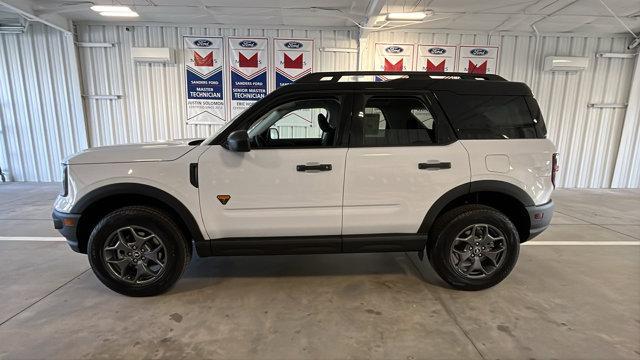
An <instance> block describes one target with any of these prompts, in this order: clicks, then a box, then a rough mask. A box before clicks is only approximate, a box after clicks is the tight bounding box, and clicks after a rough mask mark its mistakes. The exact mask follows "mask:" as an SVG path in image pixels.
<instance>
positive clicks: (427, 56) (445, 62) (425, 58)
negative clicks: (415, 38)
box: [416, 45, 458, 72]
mask: <svg viewBox="0 0 640 360" xmlns="http://www.w3.org/2000/svg"><path fill="white" fill-rule="evenodd" d="M457 53H458V47H457V46H451V45H418V63H417V64H416V65H417V66H416V68H417V70H418V71H426V72H454V71H456V69H455V66H456V57H457Z"/></svg>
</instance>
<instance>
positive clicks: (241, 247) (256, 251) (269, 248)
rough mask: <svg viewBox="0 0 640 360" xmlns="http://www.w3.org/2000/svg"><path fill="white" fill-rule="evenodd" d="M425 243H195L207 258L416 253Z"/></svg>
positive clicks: (342, 239)
mask: <svg viewBox="0 0 640 360" xmlns="http://www.w3.org/2000/svg"><path fill="white" fill-rule="evenodd" d="M425 242H426V237H425V235H419V234H363V235H342V236H340V235H329V236H289V237H244V238H224V239H212V240H203V241H196V243H195V244H196V251H197V253H198V256H200V257H208V256H235V255H293V254H340V253H368V252H403V251H419V250H422V249H424V246H425Z"/></svg>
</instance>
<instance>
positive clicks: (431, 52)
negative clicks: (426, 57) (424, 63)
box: [429, 48, 447, 55]
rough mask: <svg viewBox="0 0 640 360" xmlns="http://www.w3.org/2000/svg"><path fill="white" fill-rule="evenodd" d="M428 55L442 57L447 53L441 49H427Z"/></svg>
mask: <svg viewBox="0 0 640 360" xmlns="http://www.w3.org/2000/svg"><path fill="white" fill-rule="evenodd" d="M429 53H430V54H432V55H443V54H446V53H447V50H445V49H443V48H431V49H429Z"/></svg>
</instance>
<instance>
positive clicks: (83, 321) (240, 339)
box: [0, 184, 640, 359]
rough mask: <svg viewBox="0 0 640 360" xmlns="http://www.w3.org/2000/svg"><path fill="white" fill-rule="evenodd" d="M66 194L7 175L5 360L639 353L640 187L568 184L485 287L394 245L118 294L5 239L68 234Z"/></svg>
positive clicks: (220, 271)
mask: <svg viewBox="0 0 640 360" xmlns="http://www.w3.org/2000/svg"><path fill="white" fill-rule="evenodd" d="M57 191H58V186H57V185H50V184H0V199H1V201H0V238H1V239H2V240H3V241H0V289H1V290H0V304H2V305H0V359H5V358H6V359H14V358H55V359H71V358H107V357H109V358H113V357H117V358H125V357H126V358H174V359H175V358H212V357H216V358H235V359H246V358H270V359H299V358H323V359H324V358H378V359H383V358H384V359H386V358H393V359H419V358H437V359H446V358H451V359H460V358H471V359H497V358H519V359H522V358H529V359H533V358H536V359H539V358H571V359H582V358H584V359H592V358H606V359H621V358H626V359H640V280H639V279H640V246H637V244H638V240H640V191H630V190H619V191H613V190H610V191H593V190H582V191H578V190H560V191H557V192H556V193H555V195H554V199H555V200H556V204H557V213H556V216H555V217H554V219H553V225H552V227H551V228H550V229H549V230H547V231H546V232H545V233H544V234H543V235H541V236H540V237H538V238H536V239H535V243H537V244H538V245H541V246H524V247H523V248H522V251H521V255H520V260H519V262H518V265H517V267H516V269H515V270H514V271H513V273H512V274H511V275H510V277H509V278H507V280H505V281H504V282H503V283H501V284H500V285H498V286H496V287H494V288H492V289H489V290H486V291H482V292H460V291H455V290H451V289H448V288H446V287H445V286H444V284H443V283H442V282H441V280H439V279H438V278H437V276H436V275H434V273H433V271H432V270H431V269H430V268H429V267H428V265H426V264H424V263H419V262H417V259H416V257H415V256H414V255H413V254H409V255H407V254H403V253H387V254H352V255H306V256H269V257H229V258H208V259H198V258H196V259H194V261H193V262H192V263H191V265H190V266H189V268H188V271H187V272H186V274H185V275H184V277H183V278H182V280H181V281H180V282H179V283H178V284H177V286H176V287H175V288H174V289H173V290H172V291H170V292H169V293H168V294H166V295H162V296H158V297H153V298H128V297H124V296H121V295H118V294H116V293H114V292H111V291H109V290H108V289H107V288H105V287H104V286H103V285H102V284H101V283H100V282H99V281H98V280H97V279H96V277H95V276H94V275H93V273H92V272H91V271H90V270H89V266H88V262H87V259H86V257H85V256H83V255H80V254H76V253H73V252H72V251H71V250H70V249H69V248H68V247H67V245H66V244H65V243H63V242H57V241H49V242H45V241H8V240H9V239H12V238H16V237H25V236H35V237H49V236H59V235H58V234H57V233H56V232H55V231H54V230H52V228H51V227H52V225H51V222H50V220H49V214H50V212H51V208H50V207H51V202H52V199H53V198H54V197H55V194H56V192H57ZM558 240H561V241H606V242H611V241H616V242H627V241H629V242H632V243H629V244H626V245H625V244H621V245H609V244H607V245H605V246H595V245H572V246H565V245H563V246H558V245H552V243H549V241H558ZM544 242H548V243H547V244H546V245H545V244H544ZM612 244H614V243H612ZM630 244H636V245H630Z"/></svg>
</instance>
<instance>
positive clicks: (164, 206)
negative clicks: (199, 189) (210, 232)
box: [71, 183, 204, 253]
mask: <svg viewBox="0 0 640 360" xmlns="http://www.w3.org/2000/svg"><path fill="white" fill-rule="evenodd" d="M130 205H146V206H152V207H155V208H158V209H160V210H162V211H164V212H166V213H167V214H168V215H170V216H171V218H172V219H173V220H174V221H176V223H177V225H178V226H179V227H180V229H181V230H182V231H184V232H185V234H186V235H187V236H188V237H189V238H190V239H193V240H195V241H196V243H198V242H202V241H203V240H204V237H203V235H202V232H201V231H200V227H199V226H198V223H197V221H196V219H195V217H194V216H193V214H192V213H191V212H190V211H189V209H188V208H187V207H186V206H185V205H184V204H183V203H182V202H181V201H180V200H178V199H176V198H175V197H174V196H173V195H171V194H169V193H167V192H165V191H163V190H161V189H158V188H156V187H153V186H150V185H145V184H138V183H118V184H110V185H105V186H102V187H99V188H97V189H94V190H92V191H90V192H89V193H87V194H86V195H84V196H83V197H82V198H80V199H79V200H78V201H77V202H76V204H75V205H74V206H73V208H72V209H71V213H75V214H80V218H79V219H78V225H77V228H76V234H77V238H78V247H79V250H80V252H82V253H86V251H87V242H88V240H89V235H90V234H91V231H92V230H93V227H94V226H95V225H96V224H97V223H98V222H99V221H100V219H101V218H102V217H103V216H105V215H106V214H108V213H109V212H111V211H113V210H115V209H117V208H120V207H124V206H130ZM189 248H191V246H189Z"/></svg>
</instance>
